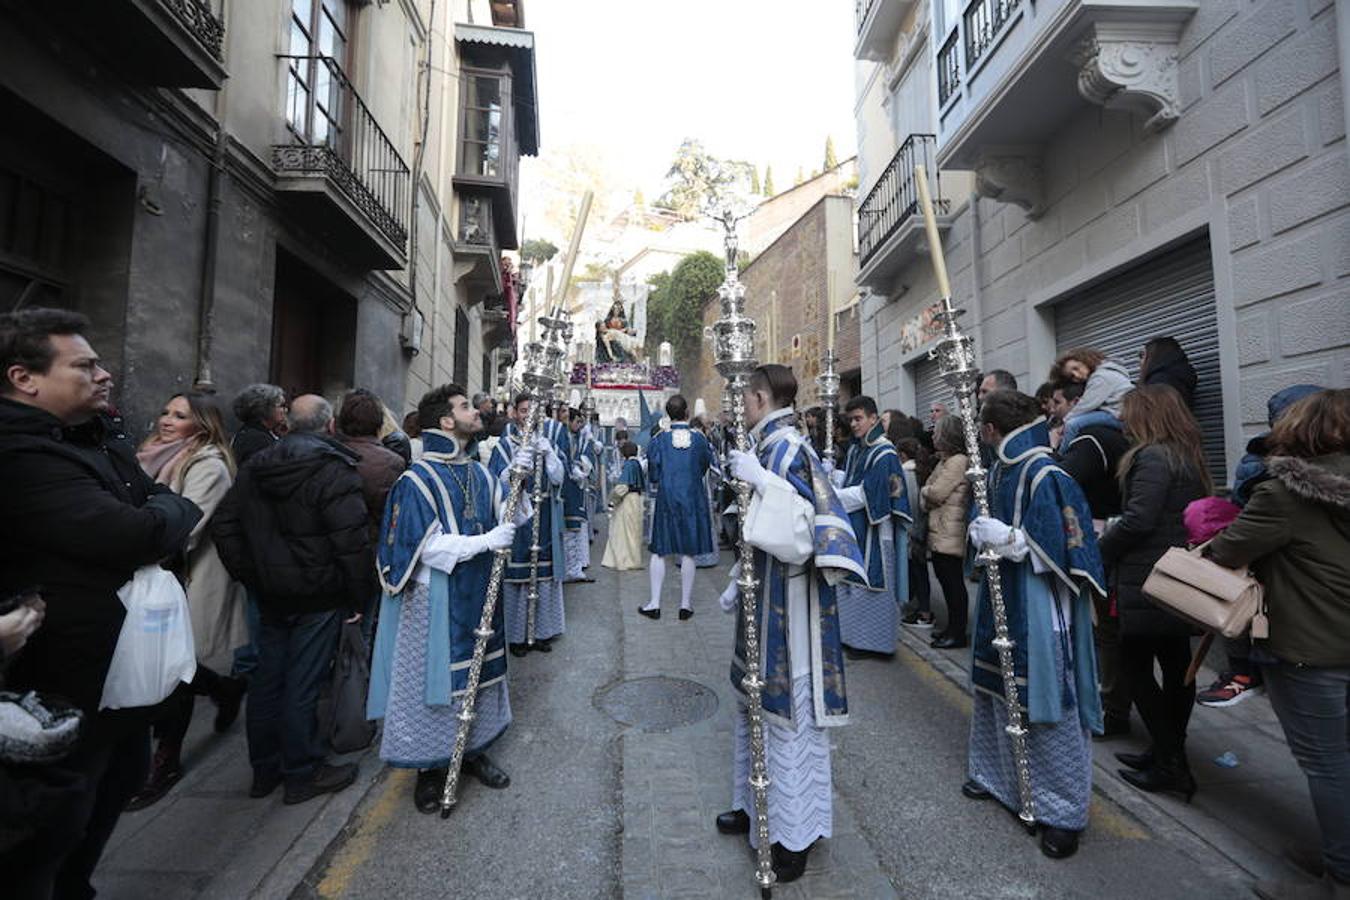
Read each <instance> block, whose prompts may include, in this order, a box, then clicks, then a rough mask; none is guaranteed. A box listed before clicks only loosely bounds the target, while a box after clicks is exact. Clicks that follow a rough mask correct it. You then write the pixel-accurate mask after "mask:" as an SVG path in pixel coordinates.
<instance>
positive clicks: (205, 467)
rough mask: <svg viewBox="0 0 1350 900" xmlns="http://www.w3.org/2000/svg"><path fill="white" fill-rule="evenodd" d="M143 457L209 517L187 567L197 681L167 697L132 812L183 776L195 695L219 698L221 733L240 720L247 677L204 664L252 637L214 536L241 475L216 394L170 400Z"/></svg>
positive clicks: (192, 544) (192, 540) (198, 530)
mask: <svg viewBox="0 0 1350 900" xmlns="http://www.w3.org/2000/svg"><path fill="white" fill-rule="evenodd" d="M136 456H137V458H138V459H139V460H140V463H141V468H143V469H144V470H145V471H146V472H147V473H148V474H149V475H150V477H151V478H153V479H155V481H157V482H159V483H160V484H166V485H168V486H169V488H170V489H171V490H173V492H174V493H176V494H179V495H181V496H183V497H186V498H187V499H189V500H191V501H192V502H193V503H195V504H197V507H198V508H199V509H200V510H201V511H202V518H201V521H200V522H198V523H197V527H195V528H194V529H192V534H191V535H190V536H189V537H188V543H187V550H186V554H187V559H186V565H185V567H184V569H183V572H184V578H183V587H184V589H185V590H186V591H187V598H188V616H189V618H190V619H191V620H192V639H193V644H194V646H195V648H196V651H197V674H196V676H195V677H193V679H192V683H191V684H190V685H187V684H180V685H179V686H178V688H177V690H175V691H174V692H173V694H171V695H170V696H169V699H168V700H166V701H165V702H164V704H163V714H162V715H161V716H160V718H159V719H157V720H156V721H155V722H154V732H155V736H156V737H157V738H158V739H159V745H158V747H157V748H156V750H155V755H154V759H153V760H152V762H151V767H150V775H149V777H148V778H147V779H146V782H145V786H144V787H143V788H141V790H140V792H139V793H137V794H136V796H134V797H132V798H131V801H130V802H129V803H128V804H127V809H128V810H135V809H144V808H145V807H147V806H149V805H150V804H152V803H154V802H156V801H157V800H159V799H160V798H161V797H163V796H164V795H165V794H166V793H168V791H169V788H171V787H173V786H174V785H175V784H177V783H178V780H179V779H181V778H182V777H183V766H182V762H181V760H180V753H181V751H182V749H183V738H184V737H185V736H186V735H187V730H188V725H189V723H190V722H191V721H192V707H193V704H194V700H195V697H197V696H206V697H210V698H211V699H212V700H213V701H214V702H215V704H216V707H217V712H216V721H215V729H216V731H224V730H225V729H227V728H229V727H230V725H231V723H233V722H234V719H235V717H236V716H238V715H239V703H240V701H241V700H242V699H243V696H244V688H245V682H244V680H243V679H241V678H234V677H230V676H226V675H221V674H219V673H218V672H216V671H215V670H213V669H211V668H209V667H208V666H207V665H206V664H205V661H207V660H210V659H212V658H213V657H218V656H219V657H224V656H225V655H226V654H227V652H228V651H231V650H233V649H234V648H235V647H239V646H242V645H243V644H245V643H247V642H248V631H247V629H246V627H245V623H244V597H243V591H242V589H241V588H240V586H239V584H238V583H236V582H235V581H234V580H232V579H231V578H230V575H229V573H228V572H226V571H225V566H224V565H223V564H222V563H221V561H220V557H219V556H218V555H217V554H216V546H215V543H214V542H213V541H212V540H211V532H210V524H211V519H212V517H213V516H214V515H215V512H216V507H217V506H219V504H220V501H221V500H222V499H223V498H224V497H225V494H226V492H227V491H229V489H230V485H231V484H232V483H233V482H234V472H235V467H234V457H233V455H232V454H231V452H230V439H229V436H228V435H227V434H226V431H225V422H224V419H223V417H222V416H221V414H220V408H219V407H218V406H216V402H215V399H214V398H213V397H211V395H209V394H202V393H197V392H195V391H193V392H189V393H185V394H175V395H173V396H172V397H170V398H169V401H168V402H167V403H165V404H164V409H163V411H162V412H160V414H159V419H158V421H157V423H156V427H155V430H154V431H153V432H152V433H151V435H150V436H149V437H148V438H146V439H145V442H144V443H143V444H141V448H140V450H138V451H137V453H136Z"/></svg>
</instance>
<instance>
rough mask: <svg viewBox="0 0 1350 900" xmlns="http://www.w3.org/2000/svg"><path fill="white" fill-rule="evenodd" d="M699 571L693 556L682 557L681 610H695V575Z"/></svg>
mask: <svg viewBox="0 0 1350 900" xmlns="http://www.w3.org/2000/svg"><path fill="white" fill-rule="evenodd" d="M697 571H698V567H697V566H695V565H694V558H693V557H692V556H681V557H680V609H693V608H694V574H695V573H696V572H697Z"/></svg>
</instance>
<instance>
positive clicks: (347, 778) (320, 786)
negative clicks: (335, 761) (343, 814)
mask: <svg viewBox="0 0 1350 900" xmlns="http://www.w3.org/2000/svg"><path fill="white" fill-rule="evenodd" d="M355 780H356V763H347V764H346V765H342V766H330V765H327V764H325V765H321V766H319V768H317V769H315V770H314V774H313V775H311V776H309V777H308V778H306V779H304V780H302V781H291V782H287V784H286V795H285V796H284V797H282V798H281V802H282V803H285V804H286V805H287V806H293V805H295V804H296V803H304V802H305V801H306V800H313V799H314V798H315V797H318V796H319V795H320V794H335V793H337V792H338V791H340V790H342V789H343V788H345V787H348V786H349V785H350V784H351V783H352V782H353V781H355Z"/></svg>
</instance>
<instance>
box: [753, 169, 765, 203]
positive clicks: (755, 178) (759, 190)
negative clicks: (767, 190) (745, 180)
mask: <svg viewBox="0 0 1350 900" xmlns="http://www.w3.org/2000/svg"><path fill="white" fill-rule="evenodd" d="M750 193H751V194H752V195H756V196H758V195H759V194H762V193H764V189H763V188H762V187H761V186H760V183H759V166H751V167H750Z"/></svg>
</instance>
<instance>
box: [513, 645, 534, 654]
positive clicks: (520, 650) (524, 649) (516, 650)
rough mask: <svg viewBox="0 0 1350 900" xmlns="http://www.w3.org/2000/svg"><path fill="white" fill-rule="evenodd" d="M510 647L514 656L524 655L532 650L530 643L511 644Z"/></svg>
mask: <svg viewBox="0 0 1350 900" xmlns="http://www.w3.org/2000/svg"><path fill="white" fill-rule="evenodd" d="M509 649H510V650H511V655H512V656H524V655H525V654H526V653H529V652H530V645H529V644H511V645H510V648H509Z"/></svg>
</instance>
